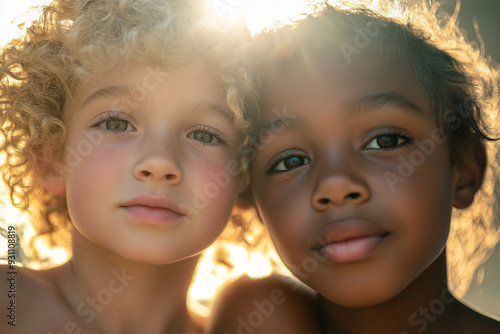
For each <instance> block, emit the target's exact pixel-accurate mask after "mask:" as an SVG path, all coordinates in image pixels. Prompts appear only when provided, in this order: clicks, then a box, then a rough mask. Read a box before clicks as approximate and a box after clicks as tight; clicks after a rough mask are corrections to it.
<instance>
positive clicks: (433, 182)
mask: <svg viewBox="0 0 500 334" xmlns="http://www.w3.org/2000/svg"><path fill="white" fill-rule="evenodd" d="M390 3H391V2H389V1H386V2H384V1H374V2H373V4H372V6H371V9H368V8H366V7H358V6H355V5H349V4H344V5H343V4H336V5H335V6H328V5H325V6H324V7H322V8H320V9H319V10H318V11H317V12H316V13H315V14H314V15H311V16H309V17H307V18H306V19H304V20H303V21H299V22H297V23H295V24H293V25H290V26H286V27H284V28H281V29H279V30H277V31H275V32H271V33H268V34H262V35H261V36H259V37H257V38H256V40H255V42H254V47H253V48H254V51H255V53H256V54H255V55H254V56H253V59H254V60H255V68H256V70H258V71H259V75H258V77H259V78H260V84H261V88H260V89H261V91H260V96H261V98H260V111H261V113H262V115H261V119H260V124H259V127H258V128H257V131H258V132H257V133H259V134H260V135H259V136H258V137H259V138H261V140H260V144H259V146H258V150H256V156H255V159H254V160H253V161H252V163H251V166H250V180H251V187H250V188H251V195H252V196H253V201H254V204H255V207H256V210H257V212H258V213H259V216H260V218H261V219H262V221H263V223H264V224H265V225H266V227H267V229H268V230H269V234H270V236H271V239H272V240H273V243H274V245H275V246H276V250H277V252H278V254H279V255H280V257H281V259H282V260H283V262H284V264H285V265H286V266H287V267H288V269H289V270H290V271H291V273H292V274H294V275H295V276H296V278H298V279H299V280H300V281H301V282H302V283H304V284H305V286H306V287H304V286H299V285H298V284H295V283H294V284H288V283H287V282H290V280H281V279H280V278H279V277H271V278H267V279H264V280H260V281H251V280H248V279H247V280H240V281H238V282H236V283H235V284H233V285H232V286H230V287H229V288H228V289H227V290H226V292H224V293H223V294H222V295H221V298H220V300H219V302H218V306H216V308H215V311H214V316H213V320H212V324H211V328H212V333H254V334H255V333H285V332H286V333H288V332H289V331H287V330H290V331H292V330H293V329H294V328H302V332H303V333H336V334H409V333H412V334H413V333H428V334H431V333H436V334H442V333H453V334H475V333H482V334H485V333H488V334H494V333H500V323H499V322H498V321H496V320H494V319H491V318H490V317H487V316H485V315H482V314H480V313H478V312H476V311H475V310H473V309H471V308H470V307H469V306H467V305H465V304H464V303H462V302H461V301H459V300H458V299H457V298H456V295H458V297H460V296H461V295H463V293H464V290H465V289H466V288H467V286H468V283H469V282H470V277H471V276H472V275H471V273H470V271H469V272H468V270H469V269H467V268H471V267H472V268H474V267H476V266H477V265H478V264H479V263H480V261H481V260H482V259H483V258H484V257H485V255H486V253H487V250H488V248H491V247H492V246H494V245H495V244H496V242H498V239H499V231H498V230H497V229H496V228H495V225H494V223H493V219H494V217H495V216H497V215H496V214H495V211H494V209H495V208H496V205H495V202H494V200H495V197H494V189H495V187H496V186H498V177H499V173H498V162H497V161H495V154H496V153H497V152H498V141H495V138H494V137H495V132H496V131H498V129H495V128H494V126H495V119H496V117H497V116H498V111H499V100H498V98H499V94H498V89H499V85H498V80H499V71H498V68H497V67H495V66H493V65H492V64H491V63H489V62H488V61H487V59H485V58H484V56H483V55H481V53H480V52H479V51H478V50H477V49H475V48H473V47H472V46H471V44H469V43H468V42H467V41H466V40H465V39H464V37H463V35H462V33H461V31H460V30H459V29H458V28H457V27H456V25H455V24H454V21H453V20H449V21H447V22H440V21H439V20H438V19H437V17H438V16H436V15H435V9H436V7H431V8H429V7H428V5H426V4H417V5H416V6H415V7H410V8H409V9H408V11H407V12H406V15H401V16H400V17H397V14H398V12H400V11H399V10H398V8H394V7H391V6H390ZM275 110H279V111H281V112H282V114H283V115H282V116H280V117H278V118H277V117H276V116H275V112H273V111H275ZM285 111H286V113H285ZM495 130H496V131H495ZM487 151H490V152H491V153H493V154H491V155H490V159H491V160H490V161H489V160H488V154H487ZM481 188H482V189H481ZM473 201H474V202H475V203H474V205H472V203H473ZM471 205H472V206H471ZM469 207H470V208H469ZM452 218H453V219H452ZM451 222H453V224H451ZM450 231H451V232H450ZM447 241H448V246H447ZM474 244H475V245H476V246H475V247H473V245H474ZM447 251H448V252H447ZM447 253H448V254H447ZM448 268H449V270H448ZM472 270H474V269H472ZM448 273H450V277H448ZM457 278H458V279H457ZM460 278H461V279H462V281H460ZM299 320H300V321H299ZM283 328H286V329H287V330H283ZM299 332H300V331H299Z"/></svg>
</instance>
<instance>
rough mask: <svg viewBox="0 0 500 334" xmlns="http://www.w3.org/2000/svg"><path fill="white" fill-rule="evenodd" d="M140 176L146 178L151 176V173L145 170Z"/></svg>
mask: <svg viewBox="0 0 500 334" xmlns="http://www.w3.org/2000/svg"><path fill="white" fill-rule="evenodd" d="M142 175H144V176H145V177H148V176H150V175H151V172H149V171H147V170H143V171H142Z"/></svg>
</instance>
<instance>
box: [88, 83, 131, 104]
mask: <svg viewBox="0 0 500 334" xmlns="http://www.w3.org/2000/svg"><path fill="white" fill-rule="evenodd" d="M123 95H125V96H132V92H131V91H130V88H129V87H128V86H111V87H105V88H101V89H98V90H96V91H94V92H92V93H90V94H89V95H88V96H87V97H86V98H85V100H83V102H82V105H81V107H80V108H83V107H85V106H86V105H87V104H89V103H91V102H93V101H95V100H99V99H101V98H106V97H118V96H123Z"/></svg>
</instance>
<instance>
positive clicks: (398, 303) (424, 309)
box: [320, 252, 468, 334]
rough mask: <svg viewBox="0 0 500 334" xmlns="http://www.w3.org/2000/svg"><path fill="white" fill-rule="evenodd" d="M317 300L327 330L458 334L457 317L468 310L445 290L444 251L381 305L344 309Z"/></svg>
mask: <svg viewBox="0 0 500 334" xmlns="http://www.w3.org/2000/svg"><path fill="white" fill-rule="evenodd" d="M374 288H375V289H376V287H374ZM320 299H321V307H322V308H323V311H324V313H325V317H324V318H325V325H326V327H327V328H328V330H327V332H328V333H341V334H358V333H363V334H393V333H394V334H400V333H414V332H419V333H420V332H424V331H425V333H428V334H433V333H460V332H461V331H459V330H458V328H459V326H458V324H459V323H460V320H461V319H460V318H461V316H462V315H464V314H467V313H468V312H467V311H468V309H467V308H466V307H465V306H463V305H462V304H461V303H460V302H459V301H457V300H456V299H455V298H454V297H453V296H452V295H451V294H450V292H449V290H448V286H447V275H446V256H445V252H443V253H442V254H441V255H440V256H439V257H438V259H436V261H435V262H434V263H433V264H432V265H431V266H429V267H428V268H427V269H426V270H425V271H424V272H423V273H422V274H421V275H420V276H419V277H418V278H417V279H416V280H415V281H413V282H412V283H411V284H410V285H409V286H408V287H407V288H406V289H405V290H404V291H402V292H401V293H400V294H399V295H397V296H396V297H394V298H392V299H391V300H389V301H387V302H385V303H383V304H380V305H376V306H372V307H366V308H345V307H341V306H338V305H335V304H333V303H331V302H330V301H328V300H327V299H325V298H323V297H320ZM455 326H456V327H457V330H455Z"/></svg>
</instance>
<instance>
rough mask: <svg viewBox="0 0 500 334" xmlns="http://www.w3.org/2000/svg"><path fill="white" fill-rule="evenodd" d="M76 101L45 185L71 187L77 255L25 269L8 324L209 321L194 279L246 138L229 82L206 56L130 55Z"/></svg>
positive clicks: (119, 328)
mask: <svg viewBox="0 0 500 334" xmlns="http://www.w3.org/2000/svg"><path fill="white" fill-rule="evenodd" d="M141 92H142V94H140V93H141ZM73 101H74V102H73V103H72V104H70V103H68V104H67V105H66V106H65V112H66V125H67V129H68V136H67V140H66V144H65V156H64V157H63V158H62V159H60V160H58V161H53V162H52V163H47V164H46V165H44V166H42V167H41V169H42V170H43V171H44V173H43V183H44V185H45V187H46V188H47V189H48V190H49V191H51V192H53V193H54V194H58V195H60V196H65V197H66V199H67V203H68V210H69V213H70V216H71V219H72V222H73V225H74V228H73V230H72V237H73V240H72V251H73V256H72V259H71V260H70V262H69V263H67V264H65V265H63V266H61V267H57V268H54V269H50V270H46V271H40V272H37V273H36V275H34V274H33V273H32V272H31V271H28V270H20V274H19V276H18V280H19V284H20V286H21V284H22V289H21V288H20V289H19V296H18V297H17V298H18V299H17V301H18V309H17V312H18V317H19V319H20V321H19V322H18V326H16V328H14V330H15V331H10V332H12V333H34V332H43V333H49V332H50V331H52V332H53V333H59V332H61V331H64V330H67V329H65V326H67V324H68V323H69V322H71V323H72V324H74V326H77V327H76V328H79V329H81V330H82V331H85V332H91V333H198V332H201V323H200V319H197V318H196V317H194V316H193V315H192V314H190V312H189V311H188V310H187V307H186V294H187V290H188V288H189V285H190V283H191V279H192V275H193V272H194V269H195V266H196V264H197V262H198V258H199V254H200V252H202V251H203V250H204V249H205V248H206V247H207V246H209V245H210V244H211V243H212V242H213V241H214V240H215V239H216V238H217V237H218V235H219V234H220V233H221V232H222V230H223V229H224V227H225V225H226V223H227V221H228V219H229V216H230V214H231V211H232V207H233V203H234V199H235V197H236V194H237V192H238V188H239V183H240V175H239V174H238V173H231V172H230V171H228V169H227V166H228V163H236V162H237V161H238V152H237V147H238V142H237V134H236V130H235V129H234V126H233V124H232V122H231V120H230V111H229V109H228V107H227V105H226V103H225V91H224V88H223V87H222V86H221V85H220V84H219V82H218V80H217V78H216V77H215V76H214V75H212V73H211V72H210V71H209V69H208V68H207V66H206V65H205V63H204V62H203V61H202V60H200V59H194V60H191V61H189V62H187V63H186V64H184V65H181V66H179V67H169V68H165V67H159V66H156V65H150V64H148V65H145V64H141V63H132V64H129V65H128V66H127V67H125V68H120V69H118V70H116V71H114V72H112V73H110V74H107V75H105V76H103V77H101V78H96V80H93V81H92V82H91V83H89V84H86V85H82V86H80V88H79V90H78V94H77V97H76V98H75V99H74V100H73ZM84 143H86V144H85V145H87V146H86V148H83V145H84ZM71 152H73V153H71ZM74 152H77V153H78V152H79V153H78V154H75V153H74ZM215 175H218V176H219V179H218V181H216V180H215V179H214V177H215ZM222 175H223V176H222ZM207 189H209V190H210V191H208V190H207ZM200 194H203V196H204V199H201V196H202V195H200ZM197 197H198V198H200V199H199V200H196V198H197ZM118 277H120V278H118ZM109 296H111V300H110V297H109ZM32 313H35V314H32ZM28 317H30V319H32V320H33V321H28V320H27V319H28ZM21 319H22V320H23V321H21ZM31 323H33V324H37V326H38V327H37V328H36V330H35V329H33V328H32V327H30V326H31V325H30V324H31ZM40 324H41V327H40ZM3 325H4V324H2V326H3ZM71 326H73V325H71ZM9 330H12V328H10V327H9Z"/></svg>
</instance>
